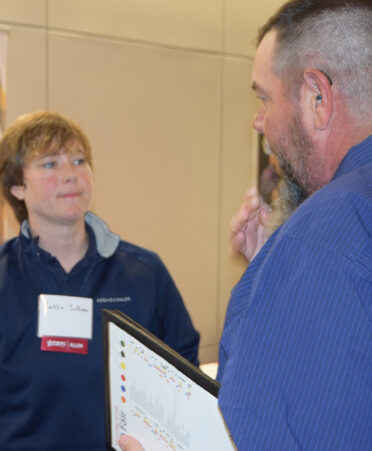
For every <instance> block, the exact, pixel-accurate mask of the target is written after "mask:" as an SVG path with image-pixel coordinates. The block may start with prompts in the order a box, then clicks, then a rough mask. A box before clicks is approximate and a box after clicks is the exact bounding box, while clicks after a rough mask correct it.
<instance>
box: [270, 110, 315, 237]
mask: <svg viewBox="0 0 372 451" xmlns="http://www.w3.org/2000/svg"><path fill="white" fill-rule="evenodd" d="M298 118H299V115H297V114H296V115H293V116H292V120H291V121H290V124H289V127H288V130H287V136H288V138H287V139H286V146H290V147H291V148H292V155H293V156H294V158H296V160H295V161H294V163H295V164H294V165H293V164H291V163H290V162H289V161H287V160H286V159H284V158H283V156H282V155H281V154H279V155H278V154H277V158H278V162H279V165H280V167H281V169H282V174H281V180H280V181H279V183H278V187H277V189H278V194H279V195H278V196H277V197H276V198H275V199H274V200H273V202H272V205H271V207H272V219H271V221H270V223H269V225H268V227H267V232H268V233H270V234H271V233H272V232H274V231H275V230H276V229H277V228H278V227H279V226H280V225H282V224H283V222H284V221H286V220H287V218H288V217H289V216H291V215H292V213H293V212H294V211H295V210H296V209H297V207H298V206H299V205H301V203H302V202H303V201H304V200H305V199H307V197H309V195H310V194H309V193H311V189H310V186H309V183H307V181H308V176H307V160H308V157H309V155H310V153H311V151H312V142H311V140H310V138H309V137H308V135H307V134H306V133H305V131H304V127H303V126H302V123H301V121H300V120H299V119H298ZM294 166H295V167H296V173H295V171H294V169H293V167H294ZM297 174H298V175H299V176H300V178H301V184H300V182H299V181H298V176H297Z"/></svg>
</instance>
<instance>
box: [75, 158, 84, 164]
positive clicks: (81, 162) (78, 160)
mask: <svg viewBox="0 0 372 451" xmlns="http://www.w3.org/2000/svg"><path fill="white" fill-rule="evenodd" d="M84 163H86V160H85V158H84V157H80V158H76V159H75V160H74V165H75V166H80V165H82V164H84Z"/></svg>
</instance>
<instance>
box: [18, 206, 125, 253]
mask: <svg viewBox="0 0 372 451" xmlns="http://www.w3.org/2000/svg"><path fill="white" fill-rule="evenodd" d="M84 219H85V222H86V223H87V224H89V225H90V227H91V228H92V230H93V233H94V236H95V238H96V245H97V252H98V253H99V255H101V256H102V257H104V258H108V257H111V255H113V254H114V252H115V251H116V249H117V248H118V246H119V242H120V237H119V235H116V234H115V233H113V232H111V230H110V229H109V228H108V226H107V224H106V223H105V222H104V221H102V219H101V218H99V217H98V216H97V215H95V214H94V213H92V212H90V211H89V212H88V213H86V215H85V218H84ZM21 234H22V235H24V236H26V237H27V238H31V234H30V227H29V224H28V221H27V219H26V220H25V221H23V222H22V225H21Z"/></svg>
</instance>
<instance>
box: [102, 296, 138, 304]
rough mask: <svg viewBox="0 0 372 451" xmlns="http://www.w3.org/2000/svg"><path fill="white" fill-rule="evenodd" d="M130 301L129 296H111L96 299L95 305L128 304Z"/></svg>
mask: <svg viewBox="0 0 372 451" xmlns="http://www.w3.org/2000/svg"><path fill="white" fill-rule="evenodd" d="M131 300H132V298H131V297H130V296H122V297H120V296H113V297H111V298H97V299H96V301H97V303H99V304H103V303H105V302H112V303H114V302H129V301H131Z"/></svg>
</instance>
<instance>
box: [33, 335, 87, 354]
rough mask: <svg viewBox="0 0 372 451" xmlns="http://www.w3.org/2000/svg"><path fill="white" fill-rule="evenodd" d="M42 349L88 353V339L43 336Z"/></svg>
mask: <svg viewBox="0 0 372 451" xmlns="http://www.w3.org/2000/svg"><path fill="white" fill-rule="evenodd" d="M41 349H42V351H57V352H72V353H74V354H88V340H87V339H85V338H64V337H41Z"/></svg>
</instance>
